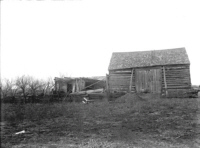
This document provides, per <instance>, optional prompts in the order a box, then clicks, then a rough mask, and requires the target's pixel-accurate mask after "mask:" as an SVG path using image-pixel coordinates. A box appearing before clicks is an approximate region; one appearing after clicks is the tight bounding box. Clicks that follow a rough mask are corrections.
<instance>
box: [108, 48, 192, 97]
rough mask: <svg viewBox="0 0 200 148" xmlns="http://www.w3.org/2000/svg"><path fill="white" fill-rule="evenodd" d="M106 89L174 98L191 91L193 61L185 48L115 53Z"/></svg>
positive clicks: (113, 91) (112, 91)
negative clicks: (191, 66) (191, 63)
mask: <svg viewBox="0 0 200 148" xmlns="http://www.w3.org/2000/svg"><path fill="white" fill-rule="evenodd" d="M108 70H109V74H108V75H107V89H108V91H109V92H111V93H115V92H137V93H154V94H162V95H167V96H171V97H174V96H175V95H178V93H182V92H185V91H187V90H189V89H190V88H191V79H190V61H189V58H188V55H187V52H186V49H185V48H176V49H164V50H152V51H139V52H114V53H113V54H112V57H111V60H110V65H109V68H108Z"/></svg>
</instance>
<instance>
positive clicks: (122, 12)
mask: <svg viewBox="0 0 200 148" xmlns="http://www.w3.org/2000/svg"><path fill="white" fill-rule="evenodd" d="M178 47H185V48H186V50H187V53H188V55H189V59H190V62H191V80H192V84H200V54H199V53H200V0H137V1H136V0H135V1H134V0H51V1H50V0H38V1H35V0H26V1H25V0H2V1H1V76H2V78H9V79H10V78H15V77H16V76H20V75H23V74H26V75H31V76H35V77H37V78H47V77H55V76H59V75H60V74H64V75H66V76H78V77H79V76H102V75H105V74H106V73H108V65H109V62H110V58H111V54H112V52H122V51H123V52H125V51H142V50H157V49H169V48H178Z"/></svg>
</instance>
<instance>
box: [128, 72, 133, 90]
mask: <svg viewBox="0 0 200 148" xmlns="http://www.w3.org/2000/svg"><path fill="white" fill-rule="evenodd" d="M132 81H133V69H132V72H131V79H130V86H129V91H130V92H131V88H132Z"/></svg>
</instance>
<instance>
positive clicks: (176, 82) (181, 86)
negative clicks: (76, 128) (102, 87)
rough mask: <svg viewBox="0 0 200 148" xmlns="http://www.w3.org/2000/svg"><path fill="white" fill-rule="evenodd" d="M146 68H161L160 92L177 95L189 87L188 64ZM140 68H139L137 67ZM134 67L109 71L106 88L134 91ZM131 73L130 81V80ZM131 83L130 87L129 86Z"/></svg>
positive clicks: (117, 90) (169, 95) (118, 90)
mask: <svg viewBox="0 0 200 148" xmlns="http://www.w3.org/2000/svg"><path fill="white" fill-rule="evenodd" d="M146 68H149V69H151V68H154V69H155V68H159V69H161V70H162V74H161V79H162V86H161V93H162V95H166V92H167V95H166V96H168V97H178V96H180V94H183V92H187V91H188V90H189V89H190V88H191V78H190V65H167V66H157V67H146ZM138 69H140V68H138ZM135 71H136V69H133V74H132V69H131V68H130V69H122V70H112V71H109V75H107V84H106V85H107V89H108V90H109V91H110V92H111V93H113V92H130V91H131V92H136V87H135V84H136V83H135V82H136V80H135V73H136V72H135ZM131 75H132V82H131ZM130 85H131V87H130Z"/></svg>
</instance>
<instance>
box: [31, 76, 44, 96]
mask: <svg viewBox="0 0 200 148" xmlns="http://www.w3.org/2000/svg"><path fill="white" fill-rule="evenodd" d="M28 85H29V88H30V91H31V93H32V95H33V96H35V95H36V92H37V90H38V89H39V88H40V87H41V86H42V83H41V81H39V80H38V79H35V78H33V77H30V78H29V84H28Z"/></svg>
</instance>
